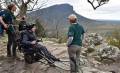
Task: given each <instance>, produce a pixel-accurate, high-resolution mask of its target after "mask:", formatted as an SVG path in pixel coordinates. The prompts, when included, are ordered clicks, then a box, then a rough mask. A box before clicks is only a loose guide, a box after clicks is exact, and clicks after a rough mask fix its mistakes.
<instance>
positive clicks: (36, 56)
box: [17, 32, 60, 64]
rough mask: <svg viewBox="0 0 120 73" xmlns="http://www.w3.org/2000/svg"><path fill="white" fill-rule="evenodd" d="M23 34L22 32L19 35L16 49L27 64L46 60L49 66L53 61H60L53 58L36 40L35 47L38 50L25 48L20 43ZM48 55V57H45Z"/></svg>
mask: <svg viewBox="0 0 120 73" xmlns="http://www.w3.org/2000/svg"><path fill="white" fill-rule="evenodd" d="M23 34H24V32H21V33H20V37H19V39H18V41H17V42H18V49H19V50H20V52H22V53H23V55H24V60H25V62H26V63H28V64H32V63H34V62H40V60H41V59H44V60H46V61H47V62H48V63H49V64H52V63H54V62H55V61H60V60H59V59H58V58H56V57H55V56H53V55H52V54H51V53H50V52H49V51H48V50H47V48H46V47H45V46H42V45H40V44H38V42H41V41H42V40H37V41H36V44H37V45H36V46H39V45H40V47H38V48H36V47H31V48H26V47H25V45H24V44H22V43H21V37H22V35H23ZM46 54H48V55H49V56H48V55H46Z"/></svg>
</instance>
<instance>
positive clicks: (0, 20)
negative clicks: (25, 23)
mask: <svg viewBox="0 0 120 73" xmlns="http://www.w3.org/2000/svg"><path fill="white" fill-rule="evenodd" d="M0 23H1V24H2V25H3V26H4V28H8V26H7V24H5V22H4V21H3V17H2V16H0Z"/></svg>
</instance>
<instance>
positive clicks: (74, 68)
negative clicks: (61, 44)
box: [67, 14, 85, 73]
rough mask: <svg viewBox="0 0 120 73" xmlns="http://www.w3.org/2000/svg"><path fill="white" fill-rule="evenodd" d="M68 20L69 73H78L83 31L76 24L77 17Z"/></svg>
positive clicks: (72, 15) (69, 17) (72, 16)
mask: <svg viewBox="0 0 120 73" xmlns="http://www.w3.org/2000/svg"><path fill="white" fill-rule="evenodd" d="M68 20H69V22H70V24H71V25H70V27H69V30H68V41H67V47H68V54H69V59H70V67H71V73H80V72H79V69H80V50H81V46H82V40H83V37H84V33H85V31H84V29H83V27H82V26H81V25H79V24H78V23H77V16H76V15H75V14H71V15H70V16H68Z"/></svg>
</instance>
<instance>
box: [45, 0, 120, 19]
mask: <svg viewBox="0 0 120 73" xmlns="http://www.w3.org/2000/svg"><path fill="white" fill-rule="evenodd" d="M64 3H68V4H70V5H72V6H73V8H74V10H75V11H76V12H77V13H78V14H81V15H83V16H85V17H87V18H91V19H105V20H120V0H110V1H109V3H108V4H106V5H103V6H101V7H99V8H98V9H97V10H93V8H92V7H91V5H90V4H89V3H88V2H87V0H48V2H47V7H49V6H52V5H55V4H64Z"/></svg>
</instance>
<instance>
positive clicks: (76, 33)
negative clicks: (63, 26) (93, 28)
mask: <svg viewBox="0 0 120 73" xmlns="http://www.w3.org/2000/svg"><path fill="white" fill-rule="evenodd" d="M84 33H85V31H84V28H83V27H82V25H79V24H78V23H75V24H72V25H71V26H70V27H69V30H68V37H71V36H72V37H73V41H72V43H71V44H70V45H79V46H82V39H81V37H82V35H83V34H84Z"/></svg>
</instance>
